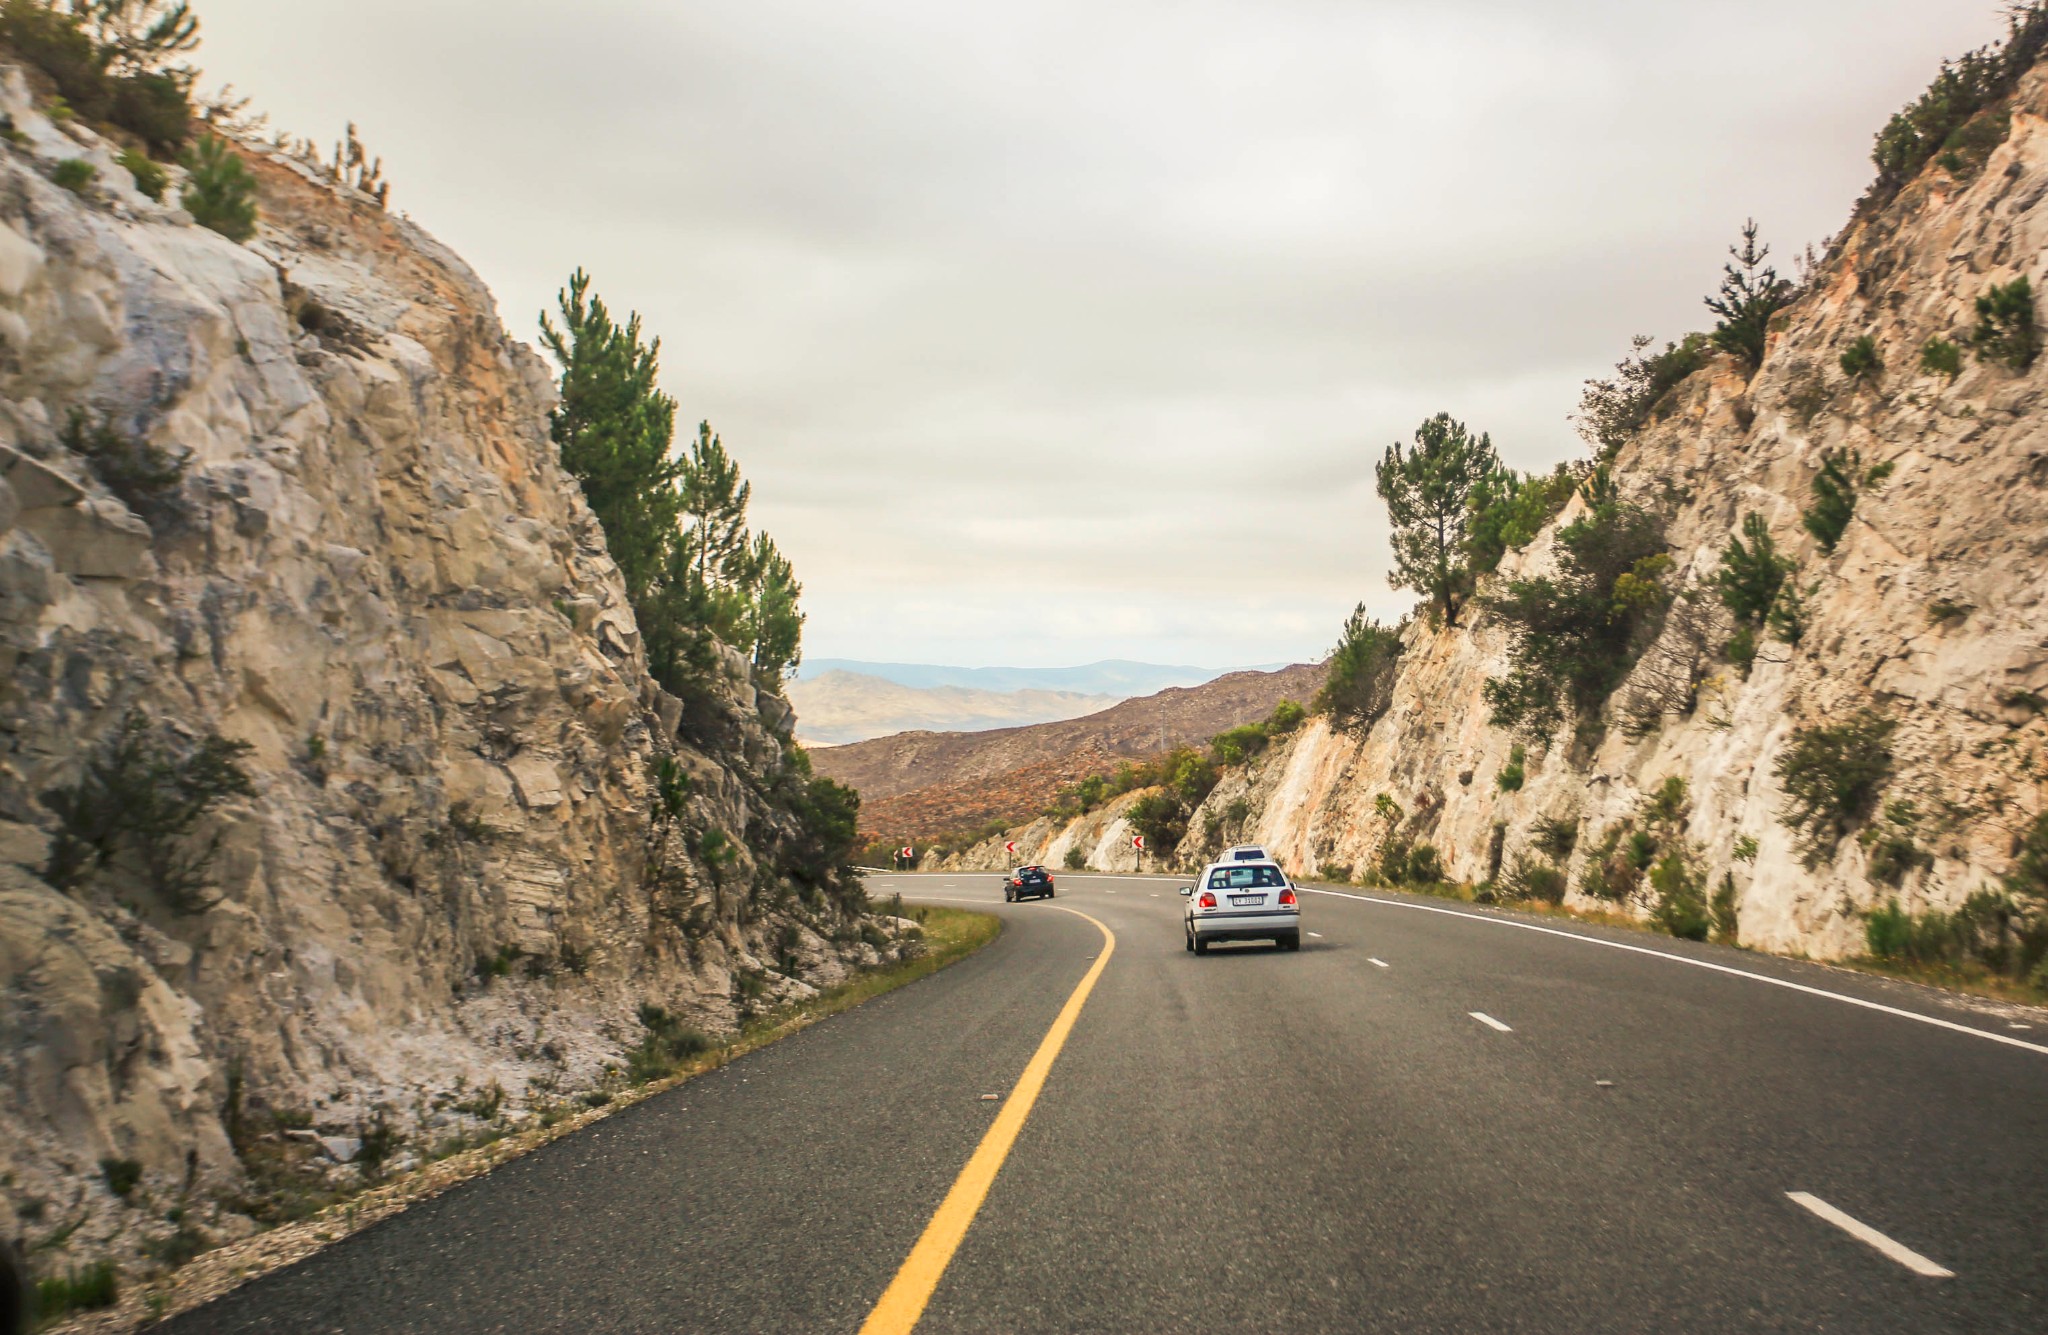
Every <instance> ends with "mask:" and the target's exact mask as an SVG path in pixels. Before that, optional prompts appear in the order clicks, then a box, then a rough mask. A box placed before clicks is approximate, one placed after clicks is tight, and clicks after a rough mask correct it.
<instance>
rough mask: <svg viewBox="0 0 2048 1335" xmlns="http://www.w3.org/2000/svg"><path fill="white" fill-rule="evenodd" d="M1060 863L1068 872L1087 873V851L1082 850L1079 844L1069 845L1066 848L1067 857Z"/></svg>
mask: <svg viewBox="0 0 2048 1335" xmlns="http://www.w3.org/2000/svg"><path fill="white" fill-rule="evenodd" d="M1062 862H1063V864H1064V865H1065V867H1066V869H1067V870H1068V871H1087V870H1088V850H1087V849H1085V848H1082V847H1081V846H1080V845H1079V844H1074V845H1071V846H1069V847H1068V849H1067V856H1066V857H1065V858H1064V859H1062Z"/></svg>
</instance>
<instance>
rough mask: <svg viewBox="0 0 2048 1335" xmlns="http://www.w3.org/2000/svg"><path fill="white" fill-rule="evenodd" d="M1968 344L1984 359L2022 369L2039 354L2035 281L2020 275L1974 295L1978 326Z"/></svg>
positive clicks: (2029, 364) (2039, 334)
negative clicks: (2032, 281) (1981, 293)
mask: <svg viewBox="0 0 2048 1335" xmlns="http://www.w3.org/2000/svg"><path fill="white" fill-rule="evenodd" d="M1970 346H1971V347H1972V348H1974V349H1975V350H1976V352H1977V356H1978V357H1979V358H1980V359H1982V360H1984V361H1992V362H1997V363H1998V364H1999V365H2001V366H2006V367H2010V368H2011V369H2012V370H2015V371H2024V370H2026V369H2027V368H2028V367H2029V366H2032V365H2033V364H2034V359H2035V358H2036V357H2038V356H2040V355H2041V328H2040V326H2039V325H2038V324H2036V323H2035V320H2034V285H2033V284H2032V283H2031V282H2029V281H2028V280H2027V278H2026V277H2025V276H2024V275H2022V276H2021V277H2018V278H2015V279H2013V280H2012V281H2011V282H2010V283H2006V284H2003V285H2002V286H2001V285H1994V286H1992V287H1988V288H1986V289H1985V290H1984V294H1983V295H1982V296H1980V297H1978V298H1977V327H1976V328H1975V329H1973V330H1971V331H1970Z"/></svg>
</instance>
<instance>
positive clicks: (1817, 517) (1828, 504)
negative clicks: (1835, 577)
mask: <svg viewBox="0 0 2048 1335" xmlns="http://www.w3.org/2000/svg"><path fill="white" fill-rule="evenodd" d="M1891 474H1892V465H1891V464H1889V463H1883V464H1877V465H1875V466H1874V467H1872V468H1870V469H1868V470H1866V469H1865V468H1864V467H1863V456H1862V455H1860V454H1859V453H1857V452H1856V451H1855V450H1847V451H1840V450H1829V451H1827V452H1826V453H1824V454H1822V455H1821V462H1820V472H1818V473H1816V474H1815V475H1814V479H1813V505H1812V507H1811V508H1809V509H1807V510H1806V511H1804V512H1803V513H1802V514H1801V515H1800V522H1801V523H1803V524H1804V525H1805V526H1806V531H1807V532H1808V533H1811V534H1812V535H1813V537H1814V541H1816V542H1818V543H1819V544H1820V547H1821V550H1822V551H1824V552H1832V551H1834V550H1835V544H1837V543H1839V542H1840V541H1841V540H1842V534H1843V533H1845V532H1847V531H1848V528H1849V517H1850V516H1851V515H1853V514H1855V513H1856V501H1857V499H1858V498H1859V497H1860V496H1861V495H1862V494H1863V493H1864V492H1867V491H1872V490H1875V489H1876V488H1877V487H1878V486H1880V485H1882V484H1883V482H1884V480H1885V479H1886V478H1888V477H1890V476H1891Z"/></svg>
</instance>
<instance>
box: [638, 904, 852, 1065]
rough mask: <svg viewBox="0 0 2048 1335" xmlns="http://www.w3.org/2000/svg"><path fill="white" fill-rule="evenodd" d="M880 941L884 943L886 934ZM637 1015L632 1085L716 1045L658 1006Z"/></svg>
mask: <svg viewBox="0 0 2048 1335" xmlns="http://www.w3.org/2000/svg"><path fill="white" fill-rule="evenodd" d="M866 925H867V924H863V926H866ZM882 944H883V945H887V944H888V941H887V938H886V937H885V938H883V941H882ZM756 981H757V982H758V981H759V980H756ZM639 1018H640V1024H641V1026H642V1027H643V1028H644V1029H645V1030H646V1031H647V1032H646V1034H645V1035H644V1036H643V1037H642V1038H641V1040H640V1042H639V1043H638V1044H636V1045H635V1046H634V1047H632V1048H630V1049H628V1050H627V1052H626V1078H627V1079H628V1080H630V1081H632V1082H633V1083H634V1084H636V1085H643V1084H646V1083H647V1082H648V1081H650V1080H660V1079H662V1078H663V1077H665V1076H668V1075H672V1074H674V1072H675V1070H676V1068H677V1067H678V1066H679V1065H680V1064H682V1063H683V1062H686V1061H688V1060H690V1059H691V1058H692V1057H697V1056H701V1055H702V1054H704V1053H706V1052H709V1051H710V1050H711V1049H712V1048H713V1047H715V1046H716V1044H714V1043H713V1042H712V1040H711V1038H710V1037H709V1036H708V1035H707V1034H705V1033H704V1032H703V1031H702V1030H701V1029H697V1028H694V1027H693V1026H691V1025H687V1024H685V1023H683V1021H682V1019H681V1017H679V1016H675V1015H671V1014H669V1013H668V1011H666V1010H664V1009H663V1008H662V1007H660V1006H656V1005H653V1004H651V1003H642V1004H641V1006H640V1010H639Z"/></svg>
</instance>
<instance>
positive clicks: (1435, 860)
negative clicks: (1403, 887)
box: [1406, 844, 1444, 885]
mask: <svg viewBox="0 0 2048 1335" xmlns="http://www.w3.org/2000/svg"><path fill="white" fill-rule="evenodd" d="M1443 879H1444V864H1443V859H1442V858H1441V857H1440V856H1439V855H1438V853H1437V851H1436V848H1435V846H1434V845H1431V844H1417V845H1415V846H1414V847H1413V848H1411V849H1409V850H1408V875H1407V877H1406V881H1407V883H1408V884H1409V885H1435V884H1437V883H1438V882H1440V881H1442V880H1443Z"/></svg>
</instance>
